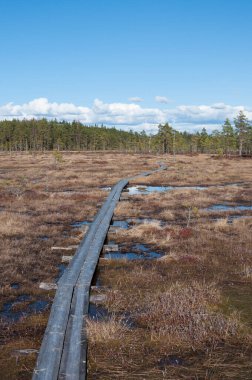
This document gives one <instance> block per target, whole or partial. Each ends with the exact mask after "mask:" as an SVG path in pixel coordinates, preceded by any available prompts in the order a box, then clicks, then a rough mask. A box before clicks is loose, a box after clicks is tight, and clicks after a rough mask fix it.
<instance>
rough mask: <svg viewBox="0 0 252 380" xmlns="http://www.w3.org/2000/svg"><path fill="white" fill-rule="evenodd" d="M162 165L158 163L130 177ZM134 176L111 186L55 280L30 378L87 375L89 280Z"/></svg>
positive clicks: (42, 379) (75, 378) (75, 379)
mask: <svg viewBox="0 0 252 380" xmlns="http://www.w3.org/2000/svg"><path fill="white" fill-rule="evenodd" d="M164 169H165V167H164V166H160V168H159V169H156V170H153V171H150V172H145V173H141V174H140V175H139V176H137V177H133V178H134V179H135V178H138V177H143V176H148V175H150V174H152V173H154V172H157V171H161V170H164ZM133 178H129V179H122V180H121V181H119V182H118V183H117V184H116V185H115V186H114V187H113V188H112V190H111V192H110V194H109V196H108V198H107V199H106V201H105V202H104V204H103V205H102V207H101V209H100V210H99V212H98V213H97V215H96V217H95V219H94V221H93V223H92V224H91V226H90V228H89V230H88V232H87V234H86V236H85V237H84V238H83V240H82V241H81V243H80V245H79V247H78V248H77V251H76V253H75V255H74V257H73V259H72V260H71V262H70V264H69V266H68V268H67V269H66V270H65V272H64V274H63V276H62V277H61V279H60V281H59V283H58V289H57V291H56V295H55V298H54V301H53V304H52V308H51V313H50V316H49V320H48V324H47V328H46V331H45V334H44V338H43V341H42V345H41V348H40V351H39V355H38V359H37V363H36V368H35V369H34V373H33V380H56V379H61V380H63V379H68V380H70V379H71V380H79V379H82V380H83V379H84V380H85V379H86V377H87V336H86V326H85V323H86V316H87V315H88V308H89V293H90V288H91V282H92V278H93V276H94V272H95V269H96V266H97V263H98V260H99V256H100V253H101V251H102V248H103V244H104V241H105V239H106V236H107V233H108V229H109V227H110V223H111V219H112V217H113V213H114V209H115V207H116V204H117V202H118V201H119V199H120V195H121V192H122V190H123V189H124V188H125V187H126V186H127V184H128V182H129V181H130V179H133Z"/></svg>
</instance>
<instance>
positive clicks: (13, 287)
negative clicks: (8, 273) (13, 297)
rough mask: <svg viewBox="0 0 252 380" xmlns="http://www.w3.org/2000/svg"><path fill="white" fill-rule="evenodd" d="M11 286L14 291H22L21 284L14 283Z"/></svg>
mask: <svg viewBox="0 0 252 380" xmlns="http://www.w3.org/2000/svg"><path fill="white" fill-rule="evenodd" d="M10 286H11V288H12V289H20V284H19V283H18V282H13V283H12V284H10Z"/></svg>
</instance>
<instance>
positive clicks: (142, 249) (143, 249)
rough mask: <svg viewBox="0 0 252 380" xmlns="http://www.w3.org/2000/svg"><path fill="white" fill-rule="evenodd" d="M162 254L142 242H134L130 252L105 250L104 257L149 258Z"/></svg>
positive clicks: (156, 257)
mask: <svg viewBox="0 0 252 380" xmlns="http://www.w3.org/2000/svg"><path fill="white" fill-rule="evenodd" d="M161 256H163V255H162V254H161V253H158V252H155V251H152V249H151V247H148V246H146V245H144V244H135V245H134V246H132V250H131V251H130V252H107V253H105V255H104V257H105V258H107V259H110V260H123V259H126V260H146V259H147V260H150V259H158V258H159V257H161Z"/></svg>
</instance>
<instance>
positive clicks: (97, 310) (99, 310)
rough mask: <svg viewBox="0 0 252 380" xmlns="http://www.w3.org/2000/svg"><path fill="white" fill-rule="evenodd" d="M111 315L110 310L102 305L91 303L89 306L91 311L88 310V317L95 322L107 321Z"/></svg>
mask: <svg viewBox="0 0 252 380" xmlns="http://www.w3.org/2000/svg"><path fill="white" fill-rule="evenodd" d="M109 315H110V313H109V311H108V309H106V308H105V307H103V306H101V305H97V304H95V303H90V304H89V309H88V316H89V318H90V319H92V320H95V321H102V320H104V319H105V320H106V318H108V317H109Z"/></svg>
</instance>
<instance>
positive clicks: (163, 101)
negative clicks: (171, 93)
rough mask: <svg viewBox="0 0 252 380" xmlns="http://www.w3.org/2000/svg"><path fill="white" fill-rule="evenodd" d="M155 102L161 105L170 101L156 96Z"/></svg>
mask: <svg viewBox="0 0 252 380" xmlns="http://www.w3.org/2000/svg"><path fill="white" fill-rule="evenodd" d="M155 101H156V102H157V103H161V104H168V103H170V100H169V99H168V98H167V97H166V96H158V95H157V96H155Z"/></svg>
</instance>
